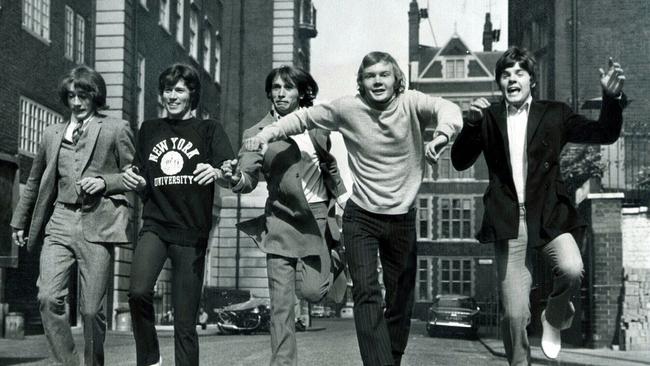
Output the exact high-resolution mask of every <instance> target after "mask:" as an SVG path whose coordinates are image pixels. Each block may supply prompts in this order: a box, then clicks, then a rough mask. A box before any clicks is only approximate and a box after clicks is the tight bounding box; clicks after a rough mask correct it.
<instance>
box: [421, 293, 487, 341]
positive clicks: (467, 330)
mask: <svg viewBox="0 0 650 366" xmlns="http://www.w3.org/2000/svg"><path fill="white" fill-rule="evenodd" d="M480 310H481V308H479V307H478V306H477V304H476V301H475V300H474V298H472V297H470V296H463V295H438V296H436V299H435V301H434V303H433V305H431V307H430V308H429V312H428V319H427V333H429V335H430V336H432V337H433V336H434V335H436V334H438V333H439V332H444V333H463V334H464V335H467V336H470V337H476V333H477V332H478V314H479V311H480Z"/></svg>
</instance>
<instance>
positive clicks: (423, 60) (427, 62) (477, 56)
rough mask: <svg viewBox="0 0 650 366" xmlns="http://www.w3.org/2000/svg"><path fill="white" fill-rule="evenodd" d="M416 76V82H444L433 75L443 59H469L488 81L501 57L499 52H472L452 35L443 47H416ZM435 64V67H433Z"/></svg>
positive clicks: (437, 72)
mask: <svg viewBox="0 0 650 366" xmlns="http://www.w3.org/2000/svg"><path fill="white" fill-rule="evenodd" d="M418 56H419V57H418V61H419V66H418V74H417V79H420V80H417V81H415V80H414V81H415V82H418V81H422V79H427V80H438V79H440V80H441V81H442V80H444V79H443V78H442V77H436V76H433V75H438V74H439V68H440V65H441V63H442V61H443V59H445V58H447V57H468V56H469V57H470V59H473V60H471V61H474V60H475V61H476V65H477V67H478V68H479V69H481V70H483V71H482V72H481V73H482V74H484V75H485V77H489V78H490V79H492V78H494V65H495V63H496V60H497V59H498V58H499V57H500V56H501V52H498V51H497V52H477V53H474V52H472V51H471V50H470V49H469V47H467V45H466V44H465V42H463V40H462V39H461V38H460V37H458V35H454V36H453V37H452V38H450V39H449V41H447V43H446V44H445V45H444V46H443V47H439V48H436V47H428V46H422V45H420V46H419V47H418ZM434 64H436V66H434Z"/></svg>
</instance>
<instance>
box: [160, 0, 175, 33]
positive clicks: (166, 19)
mask: <svg viewBox="0 0 650 366" xmlns="http://www.w3.org/2000/svg"><path fill="white" fill-rule="evenodd" d="M171 1H172V0H158V25H160V26H161V27H162V29H164V30H165V31H166V32H167V33H169V34H171V32H170V31H169V28H170V26H169V24H170V21H171V16H170V13H171ZM163 2H164V7H163ZM163 11H164V13H163Z"/></svg>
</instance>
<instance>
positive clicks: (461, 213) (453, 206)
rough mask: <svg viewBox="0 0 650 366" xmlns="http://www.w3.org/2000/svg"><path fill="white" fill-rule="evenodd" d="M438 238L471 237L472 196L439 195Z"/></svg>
mask: <svg viewBox="0 0 650 366" xmlns="http://www.w3.org/2000/svg"><path fill="white" fill-rule="evenodd" d="M438 210H439V214H438V217H439V218H440V220H439V222H440V225H439V226H438V239H472V222H473V219H472V217H473V216H474V212H473V211H474V198H473V197H467V198H463V197H440V198H439V201H438Z"/></svg>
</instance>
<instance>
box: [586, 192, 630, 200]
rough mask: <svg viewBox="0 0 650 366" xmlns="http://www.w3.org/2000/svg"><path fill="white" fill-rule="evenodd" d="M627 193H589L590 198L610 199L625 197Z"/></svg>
mask: <svg viewBox="0 0 650 366" xmlns="http://www.w3.org/2000/svg"><path fill="white" fill-rule="evenodd" d="M623 198H625V194H624V193H623V192H611V193H589V194H587V199H588V200H597V199H600V200H608V199H610V200H611V199H623Z"/></svg>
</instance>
